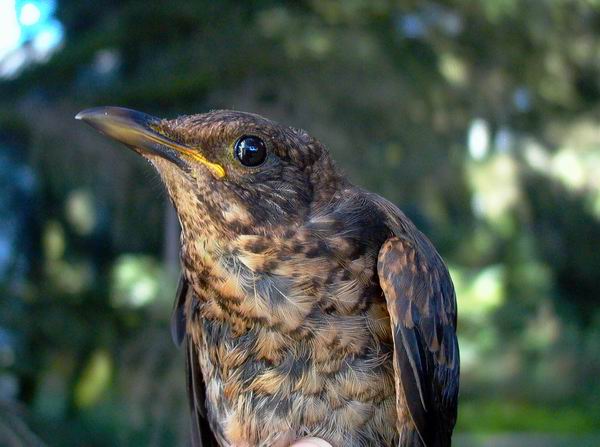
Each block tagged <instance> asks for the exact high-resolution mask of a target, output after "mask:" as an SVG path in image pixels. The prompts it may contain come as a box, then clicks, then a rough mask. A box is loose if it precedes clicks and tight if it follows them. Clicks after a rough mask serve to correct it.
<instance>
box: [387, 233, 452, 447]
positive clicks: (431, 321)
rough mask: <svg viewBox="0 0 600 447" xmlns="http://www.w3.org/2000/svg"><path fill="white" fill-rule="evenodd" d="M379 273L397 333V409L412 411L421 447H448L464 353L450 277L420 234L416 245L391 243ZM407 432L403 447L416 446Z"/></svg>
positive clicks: (404, 240)
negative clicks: (459, 347) (459, 346)
mask: <svg viewBox="0 0 600 447" xmlns="http://www.w3.org/2000/svg"><path fill="white" fill-rule="evenodd" d="M414 231H417V230H416V229H415V230H414ZM377 270H378V274H379V281H380V284H381V287H382V289H383V292H384V295H385V298H386V301H387V306H388V311H389V313H390V320H391V324H392V327H393V337H394V366H395V371H396V374H397V376H399V378H400V385H401V389H400V390H397V393H398V399H397V402H398V405H399V406H403V405H406V406H407V407H408V412H409V415H410V419H411V421H412V423H413V424H414V430H413V431H416V433H417V435H418V438H416V439H418V441H416V442H417V444H419V443H420V444H421V445H423V446H425V447H432V446H433V447H445V446H449V445H450V442H451V436H452V430H453V429H454V425H455V422H456V410H457V397H458V375H459V353H458V343H457V339H456V297H455V294H454V288H453V286H452V282H451V280H450V276H449V274H448V271H447V269H446V267H445V265H444V263H443V262H442V260H441V258H440V257H439V255H438V254H437V252H436V251H435V249H434V248H433V246H432V245H431V243H430V242H429V241H428V240H427V239H426V238H425V236H423V235H422V234H420V233H417V234H416V236H415V235H413V238H412V240H409V239H408V238H403V237H392V238H390V239H388V240H387V241H386V242H385V243H384V245H383V246H382V248H381V250H380V252H379V258H378V263H377ZM400 393H401V394H400ZM401 412H402V408H399V409H398V414H402V413H401ZM405 430H406V427H400V432H401V444H400V445H406V446H408V445H411V446H412V445H415V436H414V433H411V430H408V431H405Z"/></svg>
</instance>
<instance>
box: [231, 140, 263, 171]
mask: <svg viewBox="0 0 600 447" xmlns="http://www.w3.org/2000/svg"><path fill="white" fill-rule="evenodd" d="M234 151H235V156H236V158H237V159H238V160H239V161H240V162H241V163H242V164H243V165H244V166H258V165H259V164H261V163H262V162H263V161H265V158H267V146H266V145H265V143H264V141H263V140H261V139H260V138H258V137H253V136H244V137H241V138H240V139H239V140H237V142H236V143H235V148H234Z"/></svg>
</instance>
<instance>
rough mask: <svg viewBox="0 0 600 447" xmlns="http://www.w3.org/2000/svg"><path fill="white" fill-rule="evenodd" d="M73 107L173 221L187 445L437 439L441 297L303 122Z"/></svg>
mask: <svg viewBox="0 0 600 447" xmlns="http://www.w3.org/2000/svg"><path fill="white" fill-rule="evenodd" d="M76 118H77V119H79V120H82V121H84V122H85V123H87V124H89V125H91V126H92V127H93V128H95V129H96V130H98V131H100V132H101V133H103V134H105V135H106V136H108V137H110V138H112V139H114V140H117V141H118V142H120V143H123V144H124V145H126V146H128V147H129V148H131V149H133V150H134V151H135V152H137V153H138V154H139V155H141V156H142V157H144V158H145V159H146V160H147V161H149V162H150V164H151V165H152V166H153V167H154V168H155V169H156V171H157V172H158V174H159V176H160V178H161V180H162V182H163V183H164V185H165V187H166V190H167V193H168V196H169V198H170V200H171V202H172V203H173V206H174V208H175V211H176V213H177V216H178V218H179V222H180V226H181V256H180V257H181V269H182V270H181V278H180V281H179V286H178V290H177V293H176V298H175V304H174V307H173V313H172V317H171V333H172V336H173V339H174V340H175V342H176V344H177V345H178V346H181V347H182V349H183V350H184V352H185V364H186V365H185V369H186V383H187V393H188V401H189V408H190V413H191V420H192V424H191V426H192V429H191V432H192V433H191V442H192V445H193V446H204V447H206V446H220V447H224V446H232V447H233V446H235V447H250V446H259V447H286V446H289V445H290V444H292V443H293V442H295V441H297V440H298V439H301V438H304V437H317V438H320V439H322V440H325V441H327V442H329V443H330V444H331V445H332V446H333V447H342V446H357V447H366V446H403V447H407V446H411V447H412V446H418V447H444V446H450V445H451V438H452V432H453V429H454V425H455V423H456V417H457V406H458V390H459V369H460V361H459V347H458V340H457V335H456V329H457V305H456V295H455V291H454V287H453V284H452V280H451V278H450V275H449V272H448V269H447V267H446V265H445V263H444V261H443V259H442V258H441V256H440V255H439V253H438V252H437V251H436V249H435V248H434V246H433V244H432V243H431V242H430V241H429V239H428V238H427V237H426V236H425V235H424V234H423V233H422V232H420V231H419V230H418V229H417V228H416V226H415V225H414V224H413V223H412V221H411V220H410V219H409V218H408V217H407V216H406V215H405V214H404V213H403V212H402V211H401V210H400V209H399V208H398V207H397V206H396V205H394V204H393V203H391V202H390V201H388V200H386V199H384V198H382V197H381V196H379V195H377V194H375V193H372V192H369V191H367V190H365V189H363V188H361V187H358V186H355V185H354V184H353V183H351V182H350V180H348V179H347V178H346V176H345V175H344V174H343V172H342V171H341V169H339V168H338V167H337V166H336V164H335V162H334V161H333V159H332V157H331V155H330V154H329V152H328V150H327V149H326V147H325V146H324V144H322V143H321V142H319V141H318V140H317V139H316V138H314V137H312V136H311V135H309V133H307V132H306V131H304V130H301V129H298V128H294V127H288V126H285V125H281V124H278V123H276V122H274V121H271V120H269V119H267V118H264V117H262V116H260V115H257V114H253V113H246V112H238V111H232V110H215V111H210V112H207V113H202V114H195V115H187V116H181V117H178V118H174V119H162V118H156V117H154V116H151V115H148V114H145V113H142V112H138V111H135V110H131V109H126V108H120V107H95V108H91V109H86V110H84V111H82V112H80V113H79V114H77V116H76ZM347 150H348V152H349V153H352V152H355V151H358V150H359V148H356V147H349V148H347Z"/></svg>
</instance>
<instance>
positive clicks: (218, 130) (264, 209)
mask: <svg viewBox="0 0 600 447" xmlns="http://www.w3.org/2000/svg"><path fill="white" fill-rule="evenodd" d="M76 118H77V119H80V120H83V121H85V122H86V123H88V124H89V125H91V126H92V127H94V128H95V129H97V130H99V131H100V132H102V133H104V134H106V135H107V136H109V137H112V138H114V139H115V140H117V141H119V142H121V143H123V144H125V145H127V146H129V147H130V148H132V149H133V150H134V151H135V152H137V153H138V154H140V155H142V156H143V157H145V158H146V159H147V160H149V161H150V163H151V164H152V165H154V167H155V168H156V169H157V171H158V172H159V174H160V176H161V178H162V180H163V181H164V183H165V185H166V187H167V190H168V193H169V196H170V197H171V200H172V202H173V204H174V205H175V208H176V210H177V214H178V216H179V218H180V221H181V224H182V228H183V231H184V236H185V234H186V233H188V234H194V235H200V234H203V233H204V234H206V233H207V232H208V233H215V232H216V233H220V235H221V236H230V235H231V234H232V233H233V234H239V233H243V234H262V233H267V232H271V233H272V232H273V231H274V230H275V229H284V228H285V227H286V226H290V225H293V224H294V223H298V222H300V221H302V219H303V218H304V217H305V216H306V215H307V213H308V212H309V211H310V209H311V207H312V206H314V204H315V202H316V201H317V202H318V201H320V199H321V200H327V196H328V195H330V194H331V193H332V192H333V191H335V190H336V189H337V187H338V184H339V182H340V181H341V177H340V176H339V175H338V174H337V173H336V170H335V168H334V166H333V163H332V162H331V159H330V158H329V155H328V154H327V151H326V150H325V148H324V147H323V146H322V145H321V144H320V143H319V142H318V141H317V140H315V139H314V138H312V137H310V136H309V135H308V134H307V133H306V132H304V131H301V130H297V129H293V128H289V127H285V126H281V125H278V124H276V123H274V122H272V121H270V120H268V119H265V118H263V117H261V116H258V115H255V114H250V113H243V112H235V111H228V110H223V111H213V112H209V113H206V114H200V115H191V116H183V117H179V118H176V119H172V120H169V119H159V118H155V117H152V116H150V115H146V114H144V113H141V112H136V111H134V110H129V109H124V108H118V107H99V108H94V109H88V110H84V111H82V112H80V113H79V114H78V115H77V116H76Z"/></svg>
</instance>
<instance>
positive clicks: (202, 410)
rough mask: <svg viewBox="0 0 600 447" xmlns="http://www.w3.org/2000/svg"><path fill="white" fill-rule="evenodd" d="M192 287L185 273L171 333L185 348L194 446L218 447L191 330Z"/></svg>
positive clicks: (176, 301) (177, 299) (179, 289)
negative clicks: (188, 305)
mask: <svg viewBox="0 0 600 447" xmlns="http://www.w3.org/2000/svg"><path fill="white" fill-rule="evenodd" d="M194 299H196V297H195V296H194V294H193V292H192V289H191V287H189V285H188V283H187V281H186V280H185V278H184V277H183V275H182V276H181V278H180V279H179V285H178V287H177V294H176V296H175V304H174V306H173V313H172V316H171V336H172V337H173V341H174V342H175V344H176V345H177V346H182V345H183V347H184V350H185V371H186V386H187V395H188V403H189V407H190V415H191V445H192V447H217V446H218V445H219V444H218V443H217V440H216V438H215V435H214V433H213V431H212V430H211V427H210V424H209V422H208V417H207V413H206V384H205V383H204V377H203V376H202V370H201V369H200V362H199V354H198V348H197V347H196V345H195V344H194V342H193V341H192V338H191V336H190V335H189V334H188V333H187V325H186V323H187V322H186V314H185V307H186V303H187V302H188V300H194Z"/></svg>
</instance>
